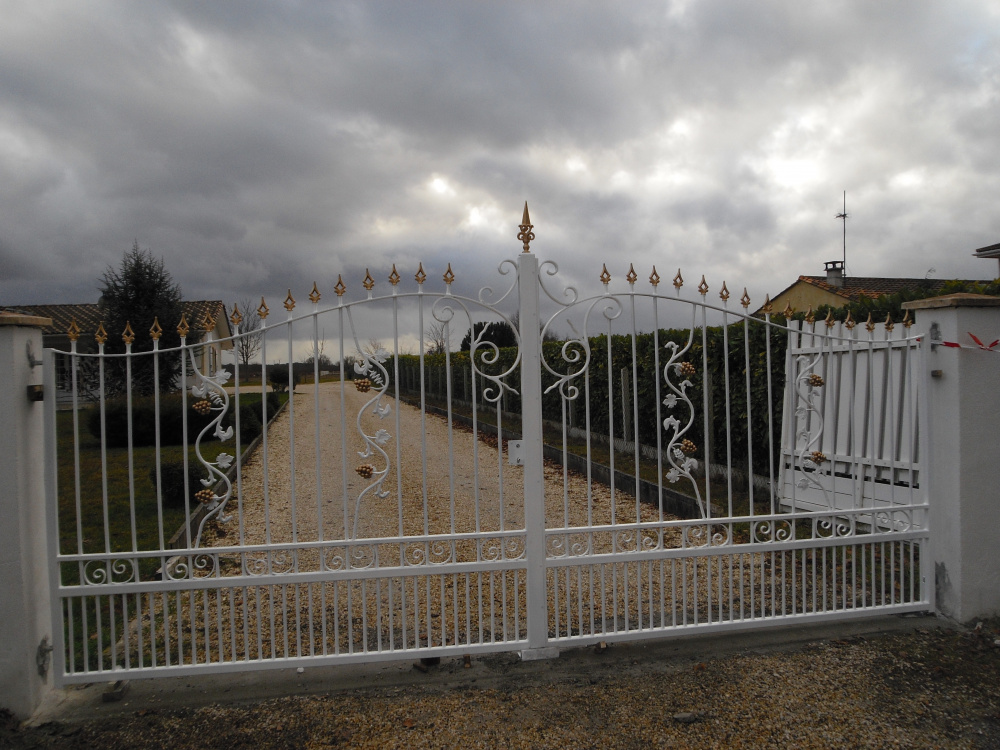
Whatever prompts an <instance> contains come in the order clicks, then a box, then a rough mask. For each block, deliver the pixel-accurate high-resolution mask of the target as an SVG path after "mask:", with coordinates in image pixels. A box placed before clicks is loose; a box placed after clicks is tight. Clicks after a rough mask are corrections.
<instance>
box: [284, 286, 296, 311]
mask: <svg viewBox="0 0 1000 750" xmlns="http://www.w3.org/2000/svg"><path fill="white" fill-rule="evenodd" d="M285 309H286V310H288V312H291V311H292V310H294V309H295V297H293V296H292V290H291V289H289V290H288V296H287V297H285Z"/></svg>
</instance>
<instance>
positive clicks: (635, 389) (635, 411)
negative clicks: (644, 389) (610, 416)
mask: <svg viewBox="0 0 1000 750" xmlns="http://www.w3.org/2000/svg"><path fill="white" fill-rule="evenodd" d="M629 302H630V308H631V313H632V332H631V337H632V342H631V343H632V441H633V443H634V449H633V461H634V462H635V522H636V523H639V521H641V520H642V510H641V508H640V507H639V502H640V495H641V494H642V493H640V491H639V486H640V485H639V481H640V480H639V370H638V366H639V362H638V360H639V356H638V353H637V351H636V340H635V338H636V337H635V328H636V325H635V289H634V284H632V283H631V282H630V283H629ZM639 534H640V532H638V531H636V535H637V541H638V535H639ZM639 546H640V545H636V548H637V549H638V548H639ZM636 580H638V579H636Z"/></svg>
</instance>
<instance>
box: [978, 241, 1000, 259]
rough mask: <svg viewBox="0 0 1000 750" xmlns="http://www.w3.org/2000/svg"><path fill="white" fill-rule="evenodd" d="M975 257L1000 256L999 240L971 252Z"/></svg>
mask: <svg viewBox="0 0 1000 750" xmlns="http://www.w3.org/2000/svg"><path fill="white" fill-rule="evenodd" d="M973 255H975V256H976V257H977V258H1000V242H998V243H997V244H995V245H987V246H986V247H981V248H979V249H978V250H976V252H974V253H973Z"/></svg>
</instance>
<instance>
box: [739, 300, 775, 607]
mask: <svg viewBox="0 0 1000 750" xmlns="http://www.w3.org/2000/svg"><path fill="white" fill-rule="evenodd" d="M745 299H746V298H745ZM769 334H770V331H769V330H768V329H767V328H765V329H764V335H765V336H768V335H769ZM743 369H744V377H743V380H744V383H745V384H746V389H747V493H748V505H749V508H748V511H747V515H750V516H752V515H753V514H754V508H753V485H754V477H755V476H756V472H755V471H754V467H753V398H752V396H751V391H750V373H751V370H750V318H749V316H748V315H747V311H746V308H744V310H743ZM767 379H768V382H770V380H771V372H770V370H768V372H767ZM768 407H769V408H770V404H768ZM729 562H730V571H732V558H730V561H729ZM740 564H741V565H742V558H741V559H740ZM731 591H732V577H731V576H730V593H731ZM729 616H730V618H732V606H730V615H729Z"/></svg>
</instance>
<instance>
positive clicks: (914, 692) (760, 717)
mask: <svg viewBox="0 0 1000 750" xmlns="http://www.w3.org/2000/svg"><path fill="white" fill-rule="evenodd" d="M997 639H1000V621H997V620H994V621H990V622H987V623H985V624H984V626H983V627H981V628H980V629H979V630H978V631H977V630H974V629H968V630H963V629H960V628H956V627H955V626H954V625H952V624H951V623H949V622H947V621H944V620H940V619H938V618H934V617H898V616H896V617H883V618H871V619H867V620H860V621H855V622H853V623H834V624H826V625H812V626H808V627H798V628H788V627H785V628H781V629H769V630H764V631H755V632H746V633H738V634H737V633H729V634H726V635H722V636H720V635H702V636H698V637H691V638H686V639H670V640H661V641H657V642H642V643H632V644H627V645H626V644H622V645H611V646H609V647H608V648H607V649H606V650H605V651H603V652H599V651H598V650H597V649H594V648H587V649H576V650H570V651H565V652H563V653H562V654H561V655H560V657H559V658H558V659H554V660H549V661H543V662H538V661H535V662H520V661H518V660H517V658H516V656H515V655H512V654H502V655H494V656H484V657H481V658H474V659H472V661H471V666H470V667H469V668H465V667H464V665H463V661H462V660H461V659H454V660H445V661H444V662H443V663H442V664H441V665H440V666H439V667H432V668H431V669H430V670H429V671H428V672H427V673H423V672H420V671H418V670H415V669H413V667H412V665H411V663H410V662H402V663H395V662H394V663H386V664H369V665H362V666H339V667H324V668H316V669H308V670H306V671H305V672H303V673H297V672H296V671H294V670H276V671H269V672H259V673H245V674H238V675H220V676H213V677H204V678H190V677H189V678H184V677H179V678H172V679H170V680H157V681H152V680H151V681H139V682H134V683H132V685H131V686H130V687H129V689H128V690H127V691H126V692H125V694H124V698H123V700H121V701H120V702H117V703H106V702H102V700H101V695H102V692H103V691H104V689H105V687H104V686H98V685H93V686H87V687H82V688H75V689H68V690H66V691H63V692H61V693H57V694H54V695H53V696H52V698H51V699H50V700H49V701H48V702H47V703H46V705H45V706H44V707H43V710H41V711H40V712H39V713H38V714H37V715H36V716H35V717H34V720H33V722H32V723H33V725H34V727H35V728H34V729H30V730H26V731H14V730H12V729H10V728H8V729H7V730H6V731H5V730H3V729H0V745H2V746H4V747H8V746H9V747H12V748H20V747H67V748H82V747H103V748H126V747H128V748H171V750H183V749H184V748H201V747H227V748H244V747H246V748H286V747H289V748H290V747H296V748H326V747H401V746H406V747H413V748H419V747H540V748H555V747H627V748H633V747H634V748H640V747H641V748H648V747H665V746H670V747H740V746H742V747H894V746H895V747H983V748H987V747H997V746H998V745H1000V647H998V646H996V645H995V642H996V640H997Z"/></svg>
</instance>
